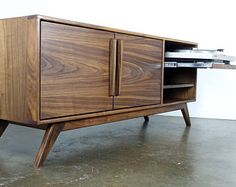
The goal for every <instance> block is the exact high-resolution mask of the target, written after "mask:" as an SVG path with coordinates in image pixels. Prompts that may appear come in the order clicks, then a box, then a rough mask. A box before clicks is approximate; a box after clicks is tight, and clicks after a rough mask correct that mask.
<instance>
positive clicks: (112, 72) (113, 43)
mask: <svg viewBox="0 0 236 187" xmlns="http://www.w3.org/2000/svg"><path fill="white" fill-rule="evenodd" d="M116 46H117V40H116V39H111V40H110V72H109V74H110V96H115V94H116V93H115V92H116Z"/></svg>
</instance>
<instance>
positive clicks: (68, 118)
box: [39, 99, 196, 126]
mask: <svg viewBox="0 0 236 187" xmlns="http://www.w3.org/2000/svg"><path fill="white" fill-rule="evenodd" d="M194 101H196V100H195V99H191V100H177V101H176V100H172V101H171V102H165V103H164V104H161V105H160V104H154V105H146V106H139V107H132V108H124V109H118V110H109V111H103V112H97V113H89V114H83V115H75V116H65V117H60V118H52V119H45V120H41V121H40V122H39V126H43V125H47V124H52V123H60V122H67V121H75V120H81V119H86V118H94V117H97V116H101V117H103V116H109V115H116V114H121V113H127V112H138V111H141V110H147V109H153V108H159V107H167V106H171V105H180V104H183V103H186V102H194Z"/></svg>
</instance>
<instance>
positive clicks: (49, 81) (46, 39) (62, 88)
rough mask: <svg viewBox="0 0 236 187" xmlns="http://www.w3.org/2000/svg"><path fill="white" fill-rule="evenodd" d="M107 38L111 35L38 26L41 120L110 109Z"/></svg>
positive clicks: (48, 24) (93, 30)
mask: <svg viewBox="0 0 236 187" xmlns="http://www.w3.org/2000/svg"><path fill="white" fill-rule="evenodd" d="M111 38H114V34H113V33H111V32H106V31H99V30H95V29H87V28H81V27H76V26H69V25H63V24H57V23H50V22H44V21H42V22H41V119H49V118H56V117H63V116H70V115H78V114H85V113H93V112H99V111H106V110H111V109H112V97H110V96H109V41H110V39H111Z"/></svg>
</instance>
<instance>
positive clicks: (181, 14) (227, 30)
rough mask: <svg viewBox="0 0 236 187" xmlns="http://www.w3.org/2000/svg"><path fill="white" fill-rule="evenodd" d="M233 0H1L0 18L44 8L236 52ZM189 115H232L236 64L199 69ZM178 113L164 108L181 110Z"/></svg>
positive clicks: (235, 114) (60, 14)
mask: <svg viewBox="0 0 236 187" xmlns="http://www.w3.org/2000/svg"><path fill="white" fill-rule="evenodd" d="M234 2H235V1H234V0H224V1H221V0H215V1H214V0H195V1H190V0H178V1H173V0H172V1H171V0H165V1H158V0H133V1H132V0H118V1H112V0H99V1H96V0H94V1H92V0H83V1H82V0H48V1H46V0H37V1H36V0H35V1H33V0H31V1H30V0H21V1H19V0H5V1H3V0H2V1H1V6H0V18H4V17H12V16H21V15H28V14H43V15H48V16H54V17H59V18H66V19H71V20H77V21H80V22H86V23H92V24H97V25H103V26H108V27H115V28H120V29H125V30H131V31H137V32H143V33H147V34H153V35H158V36H165V37H172V38H179V39H184V40H190V41H196V42H198V43H199V47H201V48H224V49H225V51H226V52H227V53H229V54H231V55H234V56H236V45H235V44H236V37H235V33H236V27H235V22H234V21H235V17H236V11H235V5H234V4H235V3H234ZM198 73H199V74H198V96H197V99H198V101H197V102H196V103H194V104H190V113H191V116H195V117H207V118H224V119H236V110H235V106H236V97H235V95H236V70H234V71H233V70H200V71H199V72H198ZM179 114H180V113H179V112H177V113H168V115H179Z"/></svg>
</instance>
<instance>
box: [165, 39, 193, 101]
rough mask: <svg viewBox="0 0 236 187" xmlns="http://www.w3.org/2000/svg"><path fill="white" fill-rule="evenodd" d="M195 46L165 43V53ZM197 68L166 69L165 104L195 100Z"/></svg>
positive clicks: (171, 42)
mask: <svg viewBox="0 0 236 187" xmlns="http://www.w3.org/2000/svg"><path fill="white" fill-rule="evenodd" d="M194 47H197V45H195V44H190V43H182V42H176V41H165V52H167V51H174V50H180V49H192V48H194ZM196 79H197V69H196V68H164V85H163V103H172V102H178V101H186V100H195V98H196Z"/></svg>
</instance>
